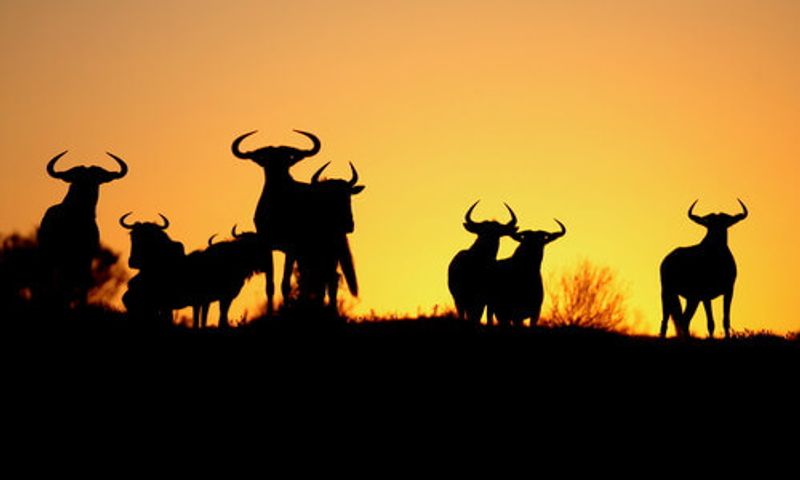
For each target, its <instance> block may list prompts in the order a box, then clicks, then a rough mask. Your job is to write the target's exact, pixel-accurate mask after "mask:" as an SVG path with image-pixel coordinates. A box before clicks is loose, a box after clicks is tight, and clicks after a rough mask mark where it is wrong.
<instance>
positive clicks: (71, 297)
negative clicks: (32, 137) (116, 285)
mask: <svg viewBox="0 0 800 480" xmlns="http://www.w3.org/2000/svg"><path fill="white" fill-rule="evenodd" d="M66 153H67V152H66V151H64V152H61V153H59V154H58V155H56V156H55V157H53V158H52V159H51V160H50V161H49V162H48V163H47V173H48V175H50V176H51V177H52V178H55V179H58V180H62V181H64V182H67V183H68V184H69V190H68V191H67V194H66V196H65V197H64V199H63V200H62V201H61V203H58V204H56V205H53V206H51V207H50V208H48V209H47V211H46V212H45V214H44V217H43V218H42V222H41V224H40V226H39V230H38V233H37V242H38V245H39V256H40V265H41V282H39V283H40V285H38V288H37V289H36V292H35V295H36V296H38V297H39V300H42V301H45V302H47V303H53V304H54V305H58V306H73V305H76V304H77V305H82V304H84V303H86V299H87V294H88V292H89V289H90V288H91V286H92V262H93V260H94V259H95V257H96V256H97V255H98V253H99V252H100V231H99V229H98V228H97V221H96V218H95V217H96V210H97V201H98V199H99V197H100V185H102V184H104V183H107V182H111V181H113V180H117V179H120V178H122V177H124V176H125V175H126V174H127V173H128V165H127V164H126V163H125V162H124V161H123V160H122V159H121V158H119V157H117V156H116V155H114V154H112V153H108V155H109V156H110V157H111V158H113V159H114V160H115V161H116V162H117V164H118V165H119V167H120V170H119V171H118V172H112V171H109V170H106V169H104V168H102V167H98V166H89V167H87V166H77V167H72V168H70V169H68V170H62V171H58V170H56V163H57V162H58V160H59V159H60V158H61V157H63V156H64V155H65V154H66Z"/></svg>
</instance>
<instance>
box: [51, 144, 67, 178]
mask: <svg viewBox="0 0 800 480" xmlns="http://www.w3.org/2000/svg"><path fill="white" fill-rule="evenodd" d="M67 152H68V150H64V151H63V152H61V153H59V154H58V155H56V156H55V157H53V158H52V159H50V161H49V162H47V174H48V175H50V176H51V177H53V178H57V179H59V180H61V179H62V178H63V172H56V162H57V161H58V159H59V158H61V157H63V156H64V155H66V154H67Z"/></svg>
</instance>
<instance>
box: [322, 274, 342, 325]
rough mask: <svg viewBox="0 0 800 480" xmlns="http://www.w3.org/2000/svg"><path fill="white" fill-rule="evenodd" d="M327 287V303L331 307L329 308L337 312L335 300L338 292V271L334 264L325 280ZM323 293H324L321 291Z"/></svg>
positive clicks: (337, 306)
mask: <svg viewBox="0 0 800 480" xmlns="http://www.w3.org/2000/svg"><path fill="white" fill-rule="evenodd" d="M327 289H328V304H329V305H330V307H331V310H332V311H334V312H336V314H337V315H338V314H339V304H338V300H337V295H338V293H339V273H338V272H337V271H336V266H334V270H333V272H332V274H331V276H330V277H329V279H328V282H327ZM323 295H325V293H324V292H323Z"/></svg>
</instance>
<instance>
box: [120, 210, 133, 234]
mask: <svg viewBox="0 0 800 480" xmlns="http://www.w3.org/2000/svg"><path fill="white" fill-rule="evenodd" d="M132 213H133V212H128V213H126V214H125V215H123V216H121V217H119V224H120V225H122V228H126V229H128V230H130V229H132V228H133V226H134V224H133V223H125V219H126V218H128V216H129V215H130V214H132Z"/></svg>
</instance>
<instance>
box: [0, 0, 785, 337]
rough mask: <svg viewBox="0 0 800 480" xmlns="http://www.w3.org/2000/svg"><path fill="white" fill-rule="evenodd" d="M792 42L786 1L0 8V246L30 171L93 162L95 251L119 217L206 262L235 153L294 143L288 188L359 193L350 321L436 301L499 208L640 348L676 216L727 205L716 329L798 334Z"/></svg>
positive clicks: (34, 210)
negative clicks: (596, 286) (560, 233)
mask: <svg viewBox="0 0 800 480" xmlns="http://www.w3.org/2000/svg"><path fill="white" fill-rule="evenodd" d="M798 25H800V3H798V2H796V1H794V0H784V1H769V0H757V1H735V0H726V1H698V0H692V1H674V0H671V1H644V0H631V1H617V2H610V1H591V0H584V1H541V2H532V1H507V0H500V1H494V2H485V1H482V2H478V1H465V0H461V1H432V0H426V1H412V0H405V1H402V2H394V1H382V2H367V1H357V0H339V1H336V2H332V1H303V0H291V1H281V2H264V1H236V0H228V1H225V2H222V1H208V0H206V1H158V2H156V1H150V0H137V1H127V0H116V1H114V2H104V1H88V0H87V1H77V0H76V1H66V2H65V1H38V2H29V1H9V0H6V1H3V2H2V3H0V66H2V71H0V99H1V102H2V106H3V107H2V109H0V146H2V151H3V160H2V161H0V232H9V231H13V230H17V231H30V230H32V229H33V228H34V227H35V225H36V224H37V223H38V222H39V220H40V218H41V216H42V214H43V212H44V210H45V209H46V208H47V207H48V206H49V205H51V204H53V203H55V202H57V201H60V199H61V198H62V197H63V195H64V193H65V191H66V188H65V185H64V184H63V183H61V182H58V181H56V180H52V179H49V178H48V177H47V176H46V175H45V171H44V167H45V164H46V162H47V160H48V159H49V158H50V157H52V156H53V155H54V154H56V153H58V152H60V151H62V150H64V149H70V154H69V155H68V156H67V157H66V158H65V160H66V161H65V162H64V164H65V165H72V164H74V163H77V162H90V163H91V162H98V163H100V164H102V165H105V166H107V167H109V168H111V167H113V163H111V162H110V160H109V159H107V157H105V155H104V154H103V152H104V151H106V150H109V151H111V152H114V153H116V154H118V155H120V156H122V157H123V158H124V159H126V160H127V161H128V163H129V165H130V174H129V175H128V177H127V178H126V179H124V180H123V181H120V182H116V183H114V184H109V185H107V186H105V187H104V188H103V190H102V192H101V199H100V204H99V206H98V222H99V225H100V229H101V236H102V238H103V240H104V242H106V243H109V244H110V245H112V246H113V247H115V248H117V249H119V250H121V251H122V252H124V255H125V257H126V258H127V253H128V237H127V232H126V231H124V230H123V229H122V228H120V227H119V226H118V225H117V223H116V221H117V218H118V217H119V216H120V215H121V214H122V213H124V212H127V211H129V210H133V211H135V214H136V217H137V218H140V219H148V218H153V217H155V216H156V214H157V212H163V213H164V214H166V215H167V216H168V217H169V218H170V220H171V221H172V223H173V227H171V228H170V233H171V234H172V235H173V237H174V238H176V239H179V240H182V241H184V242H185V243H186V245H187V248H189V249H193V248H198V247H201V246H203V245H204V244H205V241H206V239H207V238H208V236H209V235H210V234H212V233H215V232H220V233H222V232H227V231H228V230H229V229H230V227H231V225H232V224H233V223H238V224H239V225H240V226H244V227H245V228H252V216H253V211H254V208H255V204H256V200H257V198H258V195H259V193H260V189H261V183H262V173H261V172H260V170H259V169H258V168H257V167H256V166H255V165H253V164H249V163H246V162H241V161H237V160H235V159H234V158H233V156H232V155H231V154H230V151H229V146H230V143H231V141H232V140H233V138H235V136H237V135H238V134H240V133H243V132H246V131H249V130H253V129H258V130H259V134H257V135H256V136H255V137H254V138H253V139H252V141H251V140H248V142H250V143H248V147H251V146H252V147H255V146H257V145H258V144H290V145H298V146H305V145H306V143H304V139H303V138H302V137H299V136H297V135H296V134H293V133H292V132H291V130H292V129H294V128H298V129H303V130H309V131H312V132H314V133H316V134H317V135H318V136H319V137H320V138H321V139H322V142H323V150H322V152H321V153H320V154H319V155H318V156H317V157H315V158H314V159H312V160H309V161H308V162H307V164H301V165H299V166H298V167H296V168H295V169H294V170H293V173H294V174H295V176H296V178H298V179H308V178H309V176H310V174H311V173H312V172H313V170H315V169H316V168H318V167H319V166H321V165H322V164H323V163H324V162H325V161H328V160H332V161H333V162H334V167H333V168H332V170H333V172H332V173H339V174H341V175H343V176H344V175H346V174H347V162H348V161H353V162H354V163H355V164H356V165H357V167H358V169H359V172H360V173H361V178H362V179H363V180H362V181H363V183H364V184H366V185H367V189H366V190H365V191H364V193H363V194H361V195H359V197H356V199H355V200H354V210H355V218H356V233H355V234H354V235H353V237H352V240H351V244H352V246H353V250H354V254H355V256H356V262H357V269H358V274H359V277H360V279H359V280H360V283H361V285H362V295H361V298H360V300H359V303H358V305H357V307H356V311H357V312H360V313H364V312H368V311H369V310H371V309H375V310H376V311H378V312H379V313H389V312H400V313H404V312H411V313H415V312H416V311H417V310H418V308H422V309H423V310H429V309H430V308H431V307H432V306H433V305H435V304H442V305H444V304H447V305H450V304H451V300H450V296H449V294H448V292H447V287H446V269H447V264H448V262H449V261H450V259H451V258H452V256H453V255H454V254H455V252H456V251H457V250H459V249H461V248H464V247H466V246H468V245H469V243H470V242H471V241H472V238H471V236H470V235H469V234H467V233H466V232H464V231H463V229H462V227H461V221H462V217H463V213H464V211H465V209H466V208H467V207H468V206H469V205H470V204H471V203H472V202H474V201H475V200H476V199H482V200H483V202H482V203H481V205H479V207H478V209H477V210H476V215H477V216H479V217H483V216H489V217H491V216H497V217H501V218H505V216H504V209H503V207H502V202H503V201H506V202H508V203H509V204H510V205H512V206H513V207H514V209H515V210H516V212H517V214H518V216H519V217H520V221H521V224H522V226H523V227H528V228H534V229H539V228H545V229H554V228H555V224H554V223H553V222H552V218H553V217H558V218H559V219H560V220H562V221H563V222H564V223H565V224H566V225H567V227H568V228H569V233H568V234H567V236H566V237H565V238H563V239H562V240H559V241H558V242H557V243H554V244H552V245H551V246H550V247H549V248H548V251H547V253H546V256H545V261H544V265H543V271H544V274H545V278H547V276H548V275H550V274H552V273H554V272H560V271H563V270H564V269H568V268H571V267H574V266H575V264H576V263H577V262H578V261H579V260H580V259H583V258H588V259H590V260H591V261H593V262H594V263H597V264H602V265H608V266H611V267H612V268H613V269H614V270H615V271H616V272H617V275H618V277H619V278H620V280H621V281H622V282H623V283H624V284H625V285H626V287H627V290H628V292H629V295H630V305H631V307H632V309H633V310H636V311H638V312H640V314H641V323H640V324H639V325H638V326H637V328H638V329H639V330H641V331H646V332H650V333H655V332H656V330H657V324H658V321H659V315H660V313H659V312H660V306H659V285H658V264H659V263H660V261H661V260H662V258H663V257H664V256H665V255H666V254H667V253H668V252H669V251H670V250H671V249H672V248H674V247H677V246H680V245H688V244H692V243H695V242H697V241H699V240H700V238H701V237H702V234H703V230H702V228H701V227H699V226H697V225H695V224H693V223H691V222H690V221H689V220H688V219H687V218H686V214H685V213H686V209H687V208H688V206H689V204H690V203H691V202H692V201H693V200H694V199H695V198H698V197H699V198H700V203H699V205H698V207H699V211H700V212H701V213H706V212H710V211H719V210H724V211H729V212H731V213H733V212H735V211H736V210H737V204H736V200H735V199H736V197H737V196H738V197H741V198H742V199H743V200H744V201H745V202H746V203H747V205H748V206H749V207H750V211H751V215H750V218H748V219H747V220H746V221H745V222H742V223H741V224H739V225H737V226H736V227H735V228H734V229H733V230H732V231H731V235H730V244H731V249H732V250H733V252H734V255H735V256H736V259H737V262H738V264H739V270H740V277H739V280H738V281H737V288H736V295H735V300H734V302H733V327H734V328H735V329H740V330H741V329H744V328H749V329H762V328H767V329H772V330H775V331H778V332H784V331H787V330H798V329H800V320H799V319H798V316H797V314H796V312H797V310H798V307H799V306H800V305H798V300H797V295H796V293H795V283H796V279H795V275H796V274H793V272H797V271H800V257H799V256H798V254H797V253H796V250H795V247H796V246H797V245H800V228H798V227H797V226H796V225H795V223H794V221H795V219H796V217H797V207H798V204H799V202H798V194H797V185H798V184H799V183H800V182H798V180H800V178H798V177H800V174H798V170H797V168H796V162H797V160H798V158H800V141H799V140H798V139H799V138H800V137H799V136H798V125H800V93H798V92H800V90H798V85H800V60H798V59H800V48H799V47H800V29H798V28H797V26H798ZM512 248H513V245H512V242H510V241H509V243H507V244H504V245H503V248H502V253H504V254H507V253H509V252H510V251H511V250H512ZM260 298H261V293H260V287H259V288H258V290H255V289H251V290H249V291H248V292H246V293H245V294H243V296H242V297H240V298H239V300H237V302H236V304H235V308H234V315H236V312H237V311H238V312H241V311H242V309H244V308H246V307H247V306H248V305H249V304H251V303H253V301H254V300H256V299H260ZM718 302H719V301H718ZM716 307H717V312H718V313H717V316H718V317H720V316H721V312H720V308H721V307H720V304H719V303H717V304H716ZM698 315H699V316H698V317H696V319H695V322H694V323H693V326H694V327H695V328H696V331H698V332H701V331H702V330H703V329H704V327H703V325H704V323H705V321H704V319H703V313H702V312H699V313H698Z"/></svg>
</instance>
